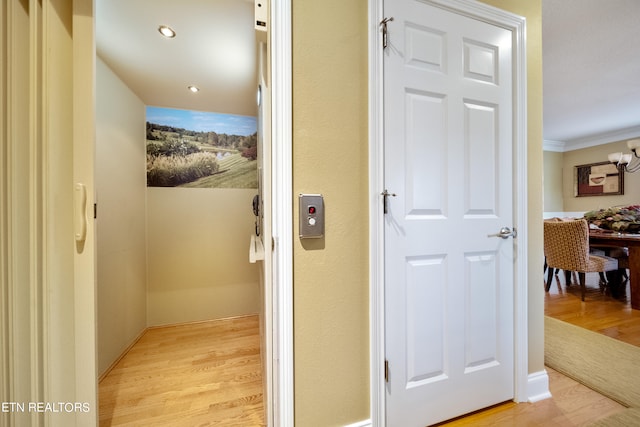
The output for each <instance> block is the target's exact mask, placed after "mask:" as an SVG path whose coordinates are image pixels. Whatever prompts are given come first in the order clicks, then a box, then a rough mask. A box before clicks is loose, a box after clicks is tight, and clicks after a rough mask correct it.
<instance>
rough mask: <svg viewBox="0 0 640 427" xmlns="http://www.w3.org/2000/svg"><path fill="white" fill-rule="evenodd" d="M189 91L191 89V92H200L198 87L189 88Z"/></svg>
mask: <svg viewBox="0 0 640 427" xmlns="http://www.w3.org/2000/svg"><path fill="white" fill-rule="evenodd" d="M187 89H189V90H190V91H191V92H193V93H196V92H198V91H199V90H200V89H199V88H198V87H197V86H193V85H192V86H187Z"/></svg>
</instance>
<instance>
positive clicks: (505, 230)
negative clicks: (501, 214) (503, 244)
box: [487, 227, 518, 239]
mask: <svg viewBox="0 0 640 427" xmlns="http://www.w3.org/2000/svg"><path fill="white" fill-rule="evenodd" d="M517 235H518V232H517V231H516V229H515V228H514V229H513V230H511V229H510V228H509V227H502V228H501V229H500V231H498V232H497V233H495V234H489V235H487V237H500V238H502V239H508V238H509V237H516V236H517Z"/></svg>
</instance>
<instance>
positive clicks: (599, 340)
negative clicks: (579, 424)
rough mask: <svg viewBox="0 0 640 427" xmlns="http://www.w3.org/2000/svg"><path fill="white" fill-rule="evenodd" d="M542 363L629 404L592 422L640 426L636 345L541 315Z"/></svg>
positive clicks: (639, 355)
mask: <svg viewBox="0 0 640 427" xmlns="http://www.w3.org/2000/svg"><path fill="white" fill-rule="evenodd" d="M545 364H546V365H548V366H549V367H551V368H553V369H555V370H557V371H558V372H560V373H562V374H564V375H566V376H568V377H570V378H573V379H574V380H576V381H578V382H580V383H582V384H584V385H586V386H587V387H589V388H591V389H593V390H595V391H597V392H599V393H601V394H603V395H605V396H607V397H609V398H611V399H613V400H615V401H617V402H619V403H621V404H622V405H624V406H627V407H629V408H631V409H628V410H627V411H624V412H622V413H620V414H617V415H615V416H611V417H608V418H605V419H604V420H602V421H600V422H597V423H595V424H593V425H594V426H640V347H636V346H633V345H631V344H627V343H624V342H622V341H618V340H615V339H613V338H609V337H607V336H605V335H602V334H598V333H596V332H591V331H588V330H586V329H583V328H580V327H578V326H574V325H571V324H569V323H566V322H562V321H560V320H556V319H553V318H551V317H547V316H545Z"/></svg>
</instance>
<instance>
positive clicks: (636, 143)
mask: <svg viewBox="0 0 640 427" xmlns="http://www.w3.org/2000/svg"><path fill="white" fill-rule="evenodd" d="M627 147H628V148H629V150H631V153H633V154H631V153H626V154H623V153H611V154H609V161H610V162H611V163H615V164H616V165H617V166H620V165H622V166H624V170H625V171H627V172H631V173H633V172H637V171H639V170H640V160H638V159H640V155H638V151H639V150H640V138H638V139H630V140H629V141H627ZM632 162H633V164H632Z"/></svg>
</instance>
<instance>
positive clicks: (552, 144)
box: [542, 139, 566, 153]
mask: <svg viewBox="0 0 640 427" xmlns="http://www.w3.org/2000/svg"><path fill="white" fill-rule="evenodd" d="M565 146H566V142H563V141H552V140H550V139H545V140H544V141H542V149H543V150H544V151H555V152H558V153H563V152H564V151H565Z"/></svg>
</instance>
